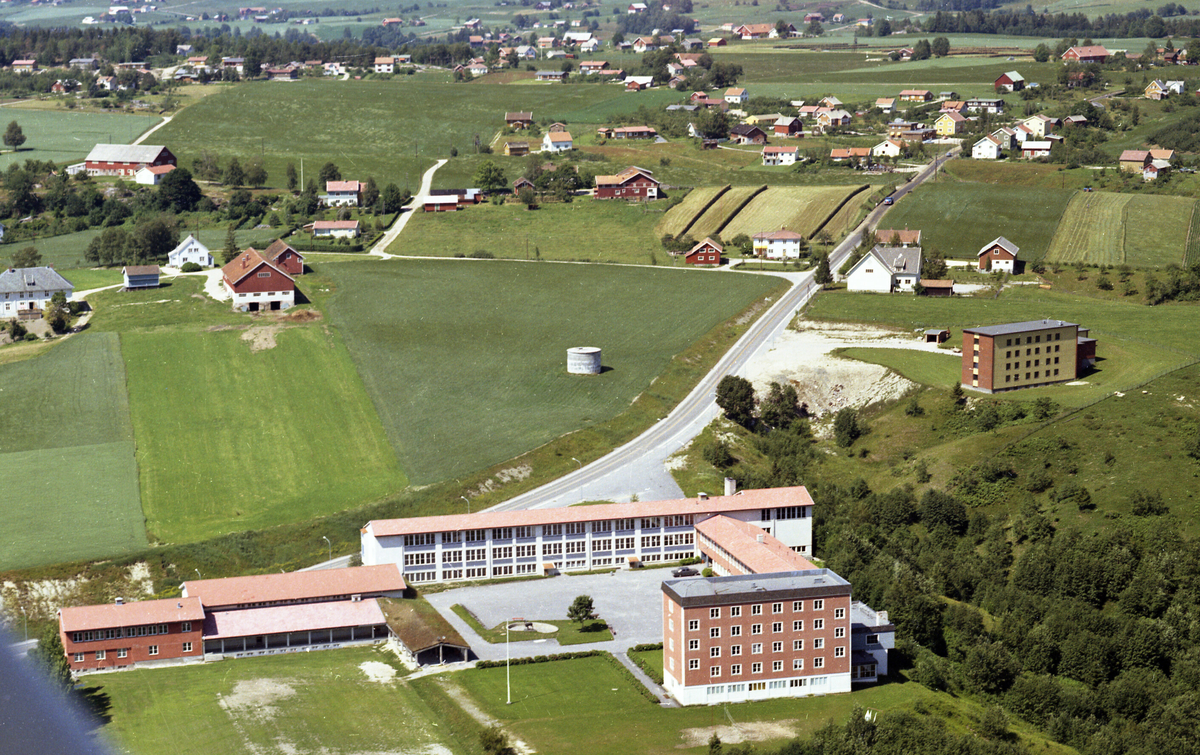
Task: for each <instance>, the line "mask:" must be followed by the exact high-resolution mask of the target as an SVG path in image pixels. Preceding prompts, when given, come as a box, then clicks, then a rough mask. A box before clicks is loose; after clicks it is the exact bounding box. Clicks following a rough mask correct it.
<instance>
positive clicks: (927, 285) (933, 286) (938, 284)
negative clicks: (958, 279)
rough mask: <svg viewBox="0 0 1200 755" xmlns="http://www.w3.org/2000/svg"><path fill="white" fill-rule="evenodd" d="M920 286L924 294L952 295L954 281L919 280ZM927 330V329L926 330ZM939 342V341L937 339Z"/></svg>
mask: <svg viewBox="0 0 1200 755" xmlns="http://www.w3.org/2000/svg"><path fill="white" fill-rule="evenodd" d="M921 287H922V288H924V289H925V295H926V296H953V295H954V281H952V280H945V281H927V280H923V281H921ZM926 332H928V331H926ZM938 343H941V341H938Z"/></svg>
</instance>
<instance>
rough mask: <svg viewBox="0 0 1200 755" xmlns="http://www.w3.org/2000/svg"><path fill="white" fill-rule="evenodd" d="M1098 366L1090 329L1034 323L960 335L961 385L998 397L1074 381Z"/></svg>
mask: <svg viewBox="0 0 1200 755" xmlns="http://www.w3.org/2000/svg"><path fill="white" fill-rule="evenodd" d="M1095 362H1096V339H1094V338H1091V337H1089V336H1088V329H1087V328H1084V327H1081V326H1079V325H1077V324H1075V323H1073V322H1063V321H1062V320H1032V321H1029V322H1015V323H1008V324H1005V325H990V326H986V327H981V328H966V329H964V330H963V347H962V385H963V387H964V388H970V389H972V390H977V391H982V392H984V393H996V392H998V391H1011V390H1016V389H1018V388H1032V387H1034V386H1039V385H1049V384H1051V383H1065V382H1069V381H1071V380H1075V379H1076V378H1078V377H1079V376H1080V375H1082V374H1084V373H1085V372H1086V371H1087V370H1088V369H1090V368H1091V367H1093V366H1094V365H1095Z"/></svg>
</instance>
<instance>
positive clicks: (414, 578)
mask: <svg viewBox="0 0 1200 755" xmlns="http://www.w3.org/2000/svg"><path fill="white" fill-rule="evenodd" d="M660 559H661V556H658V555H653V556H646V557H644V558H643V559H642V560H643V561H658V560H660ZM613 561H614V559H612V558H594V559H592V561H591V565H592V567H593V568H598V567H604V566H612V565H613ZM587 566H588V561H587V559H581V560H575V561H566V562H565V563H564V564H563V568H565V569H585V568H587ZM540 568H541V564H538V563H531V564H516V565H515V566H509V565H505V566H494V567H492V573H491V576H493V577H504V576H511V575H513V574H537V573H538V570H539V569H540ZM487 576H488V569H487V567H486V566H479V567H473V568H470V569H465V570H464V569H443V570H442V571H441V578H442V581H449V580H456V579H476V578H480V577H487ZM404 578H405V579H406V580H408V581H409V582H434V581H437V579H438V572H437V571H436V570H430V571H414V572H405V574H404Z"/></svg>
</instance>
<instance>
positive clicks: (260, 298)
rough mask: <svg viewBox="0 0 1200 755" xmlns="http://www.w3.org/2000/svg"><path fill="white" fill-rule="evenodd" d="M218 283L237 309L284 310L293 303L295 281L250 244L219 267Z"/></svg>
mask: <svg viewBox="0 0 1200 755" xmlns="http://www.w3.org/2000/svg"><path fill="white" fill-rule="evenodd" d="M221 283H222V285H223V286H224V287H225V290H226V291H228V292H229V294H230V296H231V297H232V299H233V308H234V309H236V310H239V311H241V312H262V311H268V310H280V309H288V308H290V307H291V306H292V305H293V304H295V303H296V281H295V279H294V278H293V276H291V275H289V274H288V273H286V272H284V270H283V269H282V268H281V267H278V266H276V265H274V264H272V263H270V262H268V261H266V260H265V259H263V257H262V255H260V254H259V253H258V251H256V250H255V249H254V248H253V247H251V248H250V249H247V250H246V251H244V252H242V253H241V254H239V255H238V256H237V257H235V258H234V259H233V260H231V261H230V262H229V263H228V264H226V265H225V266H224V267H222V268H221Z"/></svg>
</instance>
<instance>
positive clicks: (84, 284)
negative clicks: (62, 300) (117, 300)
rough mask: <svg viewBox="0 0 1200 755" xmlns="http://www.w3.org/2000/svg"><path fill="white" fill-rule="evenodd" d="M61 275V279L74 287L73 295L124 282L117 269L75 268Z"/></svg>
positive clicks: (123, 277) (119, 269)
mask: <svg viewBox="0 0 1200 755" xmlns="http://www.w3.org/2000/svg"><path fill="white" fill-rule="evenodd" d="M62 273H63V277H64V278H66V279H67V280H69V281H71V284H72V285H73V286H75V293H79V292H80V291H90V290H91V289H93V288H103V287H105V286H114V285H117V284H120V283H124V282H125V276H123V275H121V268H119V267H77V268H75V269H74V270H69V271H68V270H63V271H62Z"/></svg>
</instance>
